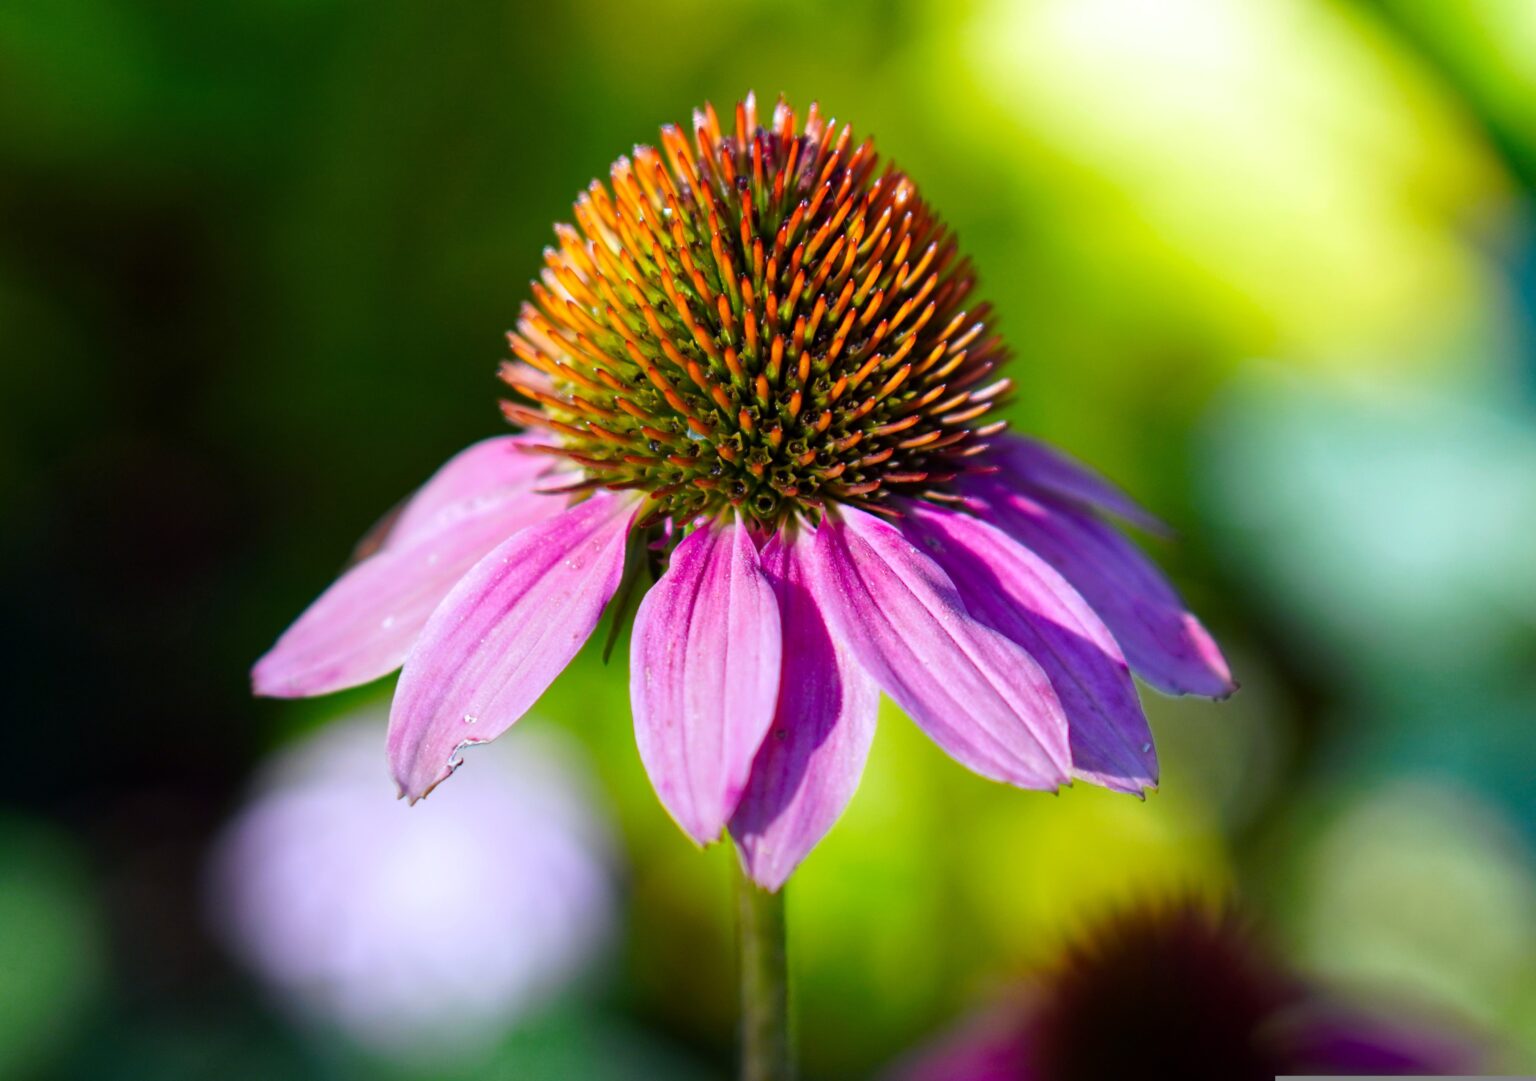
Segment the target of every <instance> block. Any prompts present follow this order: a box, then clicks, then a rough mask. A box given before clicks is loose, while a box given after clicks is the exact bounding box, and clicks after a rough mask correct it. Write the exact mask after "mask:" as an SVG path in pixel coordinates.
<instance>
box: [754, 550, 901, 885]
mask: <svg viewBox="0 0 1536 1081" xmlns="http://www.w3.org/2000/svg"><path fill="white" fill-rule="evenodd" d="M812 543H813V540H812V537H811V536H810V535H809V534H808V533H806V532H804V531H802V532H800V533H799V535H797V536H796V537H795V538H794V539H793V540H785V539H784V538H783V537H782V536H775V537H774V538H773V539H772V540H771V541H769V542H768V545H767V547H766V548H764V549H763V553H762V561H763V569H764V570H765V571H767V573H768V577H769V578H770V579H771V580H772V581H773V586H774V592H775V593H776V594H777V595H778V601H779V621H780V624H781V625H782V627H783V639H784V648H783V666H782V667H781V669H780V674H779V700H778V706H777V709H776V710H775V712H774V717H773V727H772V728H771V729H770V731H769V733H768V736H767V738H766V739H764V740H763V745H762V747H761V748H760V749H759V750H758V752H757V759H756V761H755V762H754V763H753V764H752V776H751V779H750V781H749V782H748V784H747V790H746V793H745V794H744V795H743V796H742V798H741V805H740V806H739V807H737V808H736V815H735V817H734V818H732V819H731V836H733V837H735V838H736V844H737V847H738V848H740V850H741V859H742V865H743V866H744V867H745V868H746V869H747V874H748V875H749V876H751V878H752V880H753V881H755V882H756V883H757V884H758V885H760V886H762V887H763V888H765V889H769V890H777V889H778V888H779V887H781V886H782V885H784V883H785V882H786V881H787V880H788V879H789V876H790V874H791V872H793V871H794V869H795V868H796V867H797V866H799V864H800V861H801V860H803V859H805V857H806V856H807V855H809V854H810V851H811V849H813V848H815V847H816V844H817V842H819V841H820V840H821V839H822V837H824V836H826V833H827V831H828V830H830V829H831V828H832V825H833V823H835V822H836V821H837V820H838V818H839V817H840V816H841V815H842V813H843V809H844V808H845V807H847V806H848V801H849V800H850V799H852V798H853V793H854V791H855V790H856V789H857V788H858V787H859V778H860V777H862V776H863V774H864V760H865V759H866V758H867V757H868V756H869V745H870V742H871V740H873V738H874V735H875V713H876V710H877V709H878V707H879V705H880V691H879V688H877V687H876V686H875V683H874V681H873V680H872V679H870V678H869V676H868V674H866V673H865V671H864V670H863V669H862V668H860V667H859V666H858V664H857V663H855V662H854V660H853V658H852V657H851V656H849V654H848V652H847V651H846V650H844V649H841V648H839V647H838V645H837V643H836V641H835V640H834V639H833V636H832V630H831V627H829V626H828V624H827V620H826V617H825V616H824V615H823V613H822V611H821V606H820V605H818V604H817V603H816V597H815V595H814V594H812V593H811V590H810V583H809V581H808V579H809V577H810V568H809V566H808V562H809V561H810V559H811V558H812V554H811V546H812Z"/></svg>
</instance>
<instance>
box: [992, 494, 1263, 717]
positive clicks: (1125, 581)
mask: <svg viewBox="0 0 1536 1081" xmlns="http://www.w3.org/2000/svg"><path fill="white" fill-rule="evenodd" d="M970 488H971V491H972V492H974V494H975V495H976V496H978V497H979V499H980V500H981V502H982V504H983V506H984V508H985V510H984V517H986V518H988V519H989V520H990V521H992V522H993V523H994V524H996V525H998V526H999V527H1001V528H1002V529H1003V530H1004V531H1005V532H1007V533H1008V534H1009V535H1010V536H1012V537H1013V539H1014V540H1016V541H1018V542H1019V543H1020V544H1022V545H1024V546H1025V547H1026V548H1028V549H1030V550H1031V551H1032V552H1034V553H1035V554H1036V555H1038V556H1039V557H1040V558H1041V559H1043V560H1045V561H1046V562H1047V563H1049V564H1050V565H1051V566H1053V567H1055V568H1056V570H1057V571H1059V572H1060V573H1061V575H1062V577H1064V578H1065V579H1066V580H1067V581H1068V582H1070V583H1072V587H1073V588H1074V589H1076V590H1077V591H1078V592H1079V593H1081V594H1082V596H1083V599H1084V600H1086V601H1087V602H1088V603H1089V604H1091V605H1092V606H1093V610H1094V611H1095V612H1097V613H1098V614H1099V618H1100V619H1102V620H1103V621H1104V623H1105V625H1106V626H1107V627H1109V629H1110V631H1111V632H1113V633H1114V636H1115V640H1116V641H1118V642H1119V643H1120V648H1121V649H1122V650H1124V651H1125V657H1126V660H1128V661H1129V662H1130V664H1131V668H1132V669H1134V670H1135V671H1136V673H1137V674H1138V675H1140V676H1141V678H1143V679H1145V680H1146V681H1147V682H1148V683H1150V684H1151V685H1152V686H1154V687H1156V688H1157V689H1158V690H1161V691H1166V692H1167V693H1169V694H1198V695H1205V696H1207V697H1212V698H1220V697H1224V696H1226V695H1228V694H1231V693H1232V692H1233V691H1234V690H1235V689H1236V684H1234V683H1233V682H1232V674H1231V672H1230V671H1229V670H1228V668H1227V662H1226V660H1225V658H1223V657H1222V655H1221V650H1220V649H1218V648H1217V646H1216V643H1215V642H1214V641H1213V640H1212V639H1211V636H1210V634H1209V633H1208V632H1207V631H1206V629H1205V628H1204V627H1203V626H1201V624H1200V621H1199V620H1198V619H1196V618H1195V617H1194V615H1192V614H1191V613H1190V612H1189V611H1188V610H1187V609H1186V608H1185V607H1184V602H1183V601H1182V600H1180V599H1179V595H1178V594H1177V593H1175V592H1174V590H1173V587H1172V586H1171V585H1169V584H1168V581H1167V579H1165V578H1164V577H1163V575H1162V572H1161V571H1159V570H1158V569H1157V567H1156V566H1154V565H1153V564H1152V562H1151V560H1149V559H1147V557H1146V556H1145V555H1143V554H1142V553H1141V551H1140V550H1139V549H1138V548H1137V547H1136V546H1135V545H1134V544H1132V543H1131V542H1130V541H1128V540H1126V538H1125V537H1123V536H1121V535H1120V534H1119V533H1118V532H1116V531H1115V530H1114V529H1113V528H1112V527H1111V526H1109V525H1107V524H1106V523H1104V522H1101V521H1099V520H1098V519H1097V518H1095V517H1093V516H1092V515H1090V514H1086V513H1083V512H1081V511H1078V510H1074V509H1072V508H1070V507H1064V506H1052V505H1048V504H1046V503H1042V502H1038V501H1036V500H1034V499H1031V498H1029V497H1028V496H1026V495H1023V494H1021V493H1019V492H1017V491H1014V490H1012V489H1010V488H1009V487H1007V486H1006V485H1002V484H998V483H996V482H990V481H983V482H979V483H973V484H972V485H971V486H970Z"/></svg>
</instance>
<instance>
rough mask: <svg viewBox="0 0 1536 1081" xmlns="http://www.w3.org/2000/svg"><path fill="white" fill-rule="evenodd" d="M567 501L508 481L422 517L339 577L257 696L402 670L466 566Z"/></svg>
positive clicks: (298, 624)
mask: <svg viewBox="0 0 1536 1081" xmlns="http://www.w3.org/2000/svg"><path fill="white" fill-rule="evenodd" d="M466 453H467V452H466ZM450 464H451V463H450ZM445 468H447V467H445ZM413 505H414V504H413ZM565 506H566V500H565V499H564V498H562V497H560V496H553V495H540V494H538V493H537V492H534V491H532V490H531V489H529V488H526V487H517V486H515V485H512V484H510V483H508V484H506V485H503V486H502V487H501V488H500V489H499V490H498V491H497V494H495V495H492V496H489V497H485V498H479V497H471V498H469V499H467V500H461V501H460V502H458V503H453V504H445V505H443V506H442V507H441V509H440V510H439V511H438V512H437V513H435V514H434V515H433V516H432V519H431V522H432V524H431V525H429V524H427V523H426V522H421V521H418V522H417V523H416V524H415V526H414V527H413V528H412V529H411V530H410V531H409V532H408V533H406V534H405V535H400V533H399V531H398V529H397V530H396V532H395V533H393V534H391V536H390V538H389V540H388V541H387V542H386V544H385V546H384V548H383V549H382V550H380V551H378V552H376V553H375V554H374V555H371V556H369V557H368V558H367V559H364V560H363V561H362V562H361V563H358V564H356V565H354V566H353V567H351V568H350V569H348V570H347V571H346V573H344V574H343V575H342V576H341V577H340V578H338V579H337V580H336V581H335V582H334V583H332V585H331V587H330V588H329V589H327V590H326V591H325V592H324V593H322V594H321V595H320V597H319V598H318V599H317V600H315V602H314V603H313V604H311V605H310V606H309V608H308V609H306V610H305V611H304V614H303V615H301V616H299V618H298V619H297V620H295V621H294V623H293V625H292V626H291V627H289V628H288V629H287V630H286V631H284V632H283V635H282V637H281V638H279V639H278V640H277V643H276V644H275V645H274V646H273V647H272V648H271V649H270V650H269V651H268V652H267V654H266V656H264V657H262V658H261V660H259V661H257V662H256V666H255V668H254V669H252V671H251V682H252V685H253V686H254V688H255V691H256V693H257V694H260V695H266V696H268V697H272V698H304V697H308V696H310V695H317V694H329V693H330V692H332V691H339V690H342V689H343V688H346V687H355V686H357V685H359V684H362V683H367V682H369V681H370V680H374V679H378V678H379V677H380V676H384V675H387V674H389V673H390V672H393V671H394V670H395V669H396V668H399V667H400V665H401V664H402V663H404V661H405V658H406V656H407V655H408V654H409V653H410V651H411V646H412V645H413V644H414V643H415V641H416V637H417V635H419V634H420V633H421V629H422V627H424V626H425V625H426V622H427V618H428V617H429V616H430V615H431V614H432V611H433V609H435V608H436V607H437V606H438V604H439V603H441V602H442V600H443V598H444V597H445V596H447V595H448V591H449V590H451V589H452V588H453V587H454V584H455V583H457V582H458V580H459V579H460V578H462V577H463V576H464V574H465V572H467V571H468V570H469V569H470V568H471V567H473V566H474V565H475V564H476V563H478V562H479V561H480V560H481V559H482V558H483V557H484V556H485V554H486V553H487V552H489V551H490V550H491V549H492V548H494V547H496V545H498V544H500V543H501V542H502V541H504V540H506V539H507V538H508V537H509V536H511V535H512V534H514V533H516V532H517V531H518V530H520V529H522V528H524V527H525V526H528V525H532V524H533V523H535V522H539V521H543V520H544V519H546V518H549V517H550V516H552V515H555V514H559V513H560V512H561V511H562V510H563V509H564V508H565ZM409 509H410V508H409V507H408V508H407V512H409Z"/></svg>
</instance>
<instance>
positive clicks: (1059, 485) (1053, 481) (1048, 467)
mask: <svg viewBox="0 0 1536 1081" xmlns="http://www.w3.org/2000/svg"><path fill="white" fill-rule="evenodd" d="M991 443H992V446H993V450H992V452H991V458H992V460H993V461H994V462H995V463H996V464H997V465H999V466H1001V467H1002V468H1001V471H1000V472H999V473H998V479H999V480H1002V481H1004V482H1005V483H1008V484H1012V485H1014V486H1017V487H1022V488H1023V489H1025V491H1026V492H1029V491H1033V492H1034V493H1035V494H1039V495H1044V496H1047V497H1054V498H1056V499H1058V500H1065V501H1067V502H1068V503H1072V504H1075V505H1077V506H1079V507H1082V508H1083V509H1085V510H1097V511H1103V512H1105V513H1107V514H1113V515H1115V516H1116V517H1118V518H1123V519H1125V520H1126V521H1127V522H1130V523H1131V524H1132V525H1135V526H1139V527H1141V528H1142V529H1145V530H1147V531H1148V532H1149V533H1162V534H1167V533H1171V532H1172V530H1170V529H1169V528H1168V525H1167V523H1165V522H1164V521H1162V519H1160V518H1158V517H1157V516H1156V515H1154V514H1153V513H1152V512H1151V511H1149V510H1147V509H1146V508H1145V507H1143V506H1142V505H1141V504H1140V503H1137V502H1136V501H1135V500H1134V499H1132V498H1131V497H1130V496H1129V495H1127V494H1126V493H1125V492H1124V491H1122V490H1121V489H1120V488H1118V487H1117V486H1115V485H1114V484H1111V483H1110V482H1109V481H1107V480H1105V479H1104V478H1103V477H1101V476H1099V475H1098V474H1097V473H1095V472H1094V471H1093V470H1092V469H1089V468H1088V467H1087V466H1086V465H1084V464H1083V463H1081V462H1079V461H1077V460H1076V459H1075V458H1072V457H1070V456H1068V455H1067V454H1064V453H1062V452H1061V451H1059V450H1057V449H1056V448H1055V447H1052V446H1048V445H1046V444H1045V443H1041V442H1039V441H1038V440H1034V439H1029V438H1026V437H1025V436H1021V435H1012V434H1009V433H1007V432H1003V433H1001V434H999V435H995V436H993V437H992V438H991Z"/></svg>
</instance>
